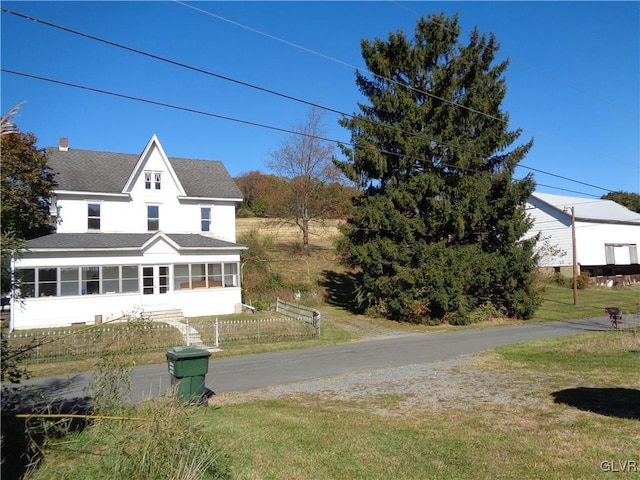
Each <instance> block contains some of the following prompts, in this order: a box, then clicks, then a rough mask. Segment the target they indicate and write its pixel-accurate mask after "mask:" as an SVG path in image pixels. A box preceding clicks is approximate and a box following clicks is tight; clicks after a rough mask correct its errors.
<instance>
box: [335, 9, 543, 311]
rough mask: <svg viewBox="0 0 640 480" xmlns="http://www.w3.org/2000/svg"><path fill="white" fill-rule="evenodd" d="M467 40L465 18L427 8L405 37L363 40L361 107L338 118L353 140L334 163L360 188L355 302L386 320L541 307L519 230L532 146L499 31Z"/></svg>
mask: <svg viewBox="0 0 640 480" xmlns="http://www.w3.org/2000/svg"><path fill="white" fill-rule="evenodd" d="M459 36H460V26H459V23H458V17H457V16H454V17H451V18H450V17H447V16H445V15H431V16H429V17H428V18H421V19H420V20H418V22H417V25H416V28H415V33H414V34H413V36H411V37H408V36H407V35H405V33H404V32H402V31H398V32H397V33H391V34H389V36H388V39H386V40H381V39H375V40H373V41H369V40H363V41H362V45H361V46H362V55H363V58H364V60H365V62H366V65H367V68H368V70H369V72H370V73H361V72H358V73H357V78H356V82H357V85H358V87H359V89H360V91H361V92H362V94H363V95H364V96H365V97H366V99H367V103H362V104H360V105H359V113H357V114H356V115H354V116H350V117H346V116H345V117H344V118H343V119H342V120H341V121H340V123H341V125H342V126H344V127H345V128H347V129H348V130H349V131H350V132H351V144H350V145H348V146H343V148H342V149H343V153H344V154H345V156H346V157H347V160H344V161H337V162H336V164H337V165H338V166H339V167H340V168H341V169H342V170H343V171H344V172H345V174H346V175H347V176H348V177H349V178H350V179H351V180H353V181H356V182H359V184H360V186H361V188H362V189H363V190H364V195H363V196H361V197H357V198H356V199H355V202H354V206H353V211H352V216H351V218H350V219H349V221H348V223H347V225H346V226H345V228H344V230H343V233H344V235H345V241H344V243H343V246H342V253H343V255H344V259H345V261H346V263H347V264H348V265H349V266H351V267H353V268H354V269H356V271H357V272H359V276H358V281H357V296H358V300H359V302H360V303H361V304H362V305H363V306H365V307H367V308H368V309H369V310H370V311H373V312H377V313H379V314H381V315H384V316H386V317H388V318H392V319H397V320H402V321H410V322H427V321H442V320H447V321H450V322H452V323H461V322H466V321H469V319H471V318H475V317H477V314H478V312H479V311H480V310H482V309H485V310H491V311H500V312H502V313H504V314H506V315H511V316H514V317H519V318H529V317H530V316H531V315H532V314H533V312H534V311H535V308H536V305H537V296H536V292H535V291H534V289H533V275H532V273H533V270H534V268H535V259H534V254H533V243H534V242H533V241H522V240H521V238H522V236H523V234H524V233H525V232H526V231H527V230H528V228H529V222H528V220H527V217H526V214H525V211H524V207H525V202H526V200H527V198H528V197H529V195H530V194H531V193H532V191H533V189H534V182H533V179H532V178H531V177H525V178H524V179H522V180H515V179H514V177H513V175H514V170H515V168H516V166H517V164H518V162H519V161H520V160H521V159H522V158H523V157H524V156H525V155H526V153H527V152H528V151H529V149H530V148H531V146H532V143H533V142H532V141H529V142H527V143H525V144H523V145H519V146H515V147H512V144H513V143H514V142H515V141H516V140H517V139H518V137H519V136H520V130H517V129H516V130H509V129H508V120H509V117H508V114H506V113H505V112H503V111H502V109H501V103H502V101H503V99H504V97H505V94H506V83H505V79H504V78H503V74H504V72H505V70H506V68H507V62H506V61H503V62H496V52H497V50H498V44H497V42H496V39H495V38H494V36H493V35H492V34H491V35H484V34H481V33H480V32H479V31H478V30H477V29H474V30H473V31H472V32H471V34H470V37H469V41H468V43H466V44H462V43H461V42H460V39H459ZM510 148H511V150H509V149H510Z"/></svg>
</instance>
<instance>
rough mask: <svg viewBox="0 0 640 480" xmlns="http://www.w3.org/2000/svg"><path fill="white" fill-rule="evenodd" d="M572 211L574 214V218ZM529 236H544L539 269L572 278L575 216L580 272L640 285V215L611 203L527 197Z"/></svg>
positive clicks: (541, 243) (606, 201) (546, 194)
mask: <svg viewBox="0 0 640 480" xmlns="http://www.w3.org/2000/svg"><path fill="white" fill-rule="evenodd" d="M572 209H573V212H572ZM527 213H528V214H529V215H530V217H531V219H532V220H533V227H532V228H531V230H530V234H531V235H535V234H538V233H540V235H541V238H540V241H539V242H538V253H539V255H540V259H539V266H540V267H542V268H545V269H548V270H551V271H556V272H560V273H563V274H564V275H566V276H571V275H572V269H573V242H572V223H573V221H572V214H573V216H575V241H576V242H575V243H576V260H577V264H578V266H579V269H580V271H588V272H589V273H590V275H591V277H597V278H600V279H604V280H606V279H607V278H612V277H621V278H622V279H623V281H624V279H625V278H626V281H629V279H630V278H631V279H634V278H637V279H640V265H639V264H638V244H639V243H640V214H639V213H635V212H632V211H631V210H629V209H627V208H626V207H624V206H622V205H619V204H618V203H616V202H613V201H611V200H600V199H595V198H577V197H569V196H564V195H553V194H549V193H534V194H532V195H531V196H530V197H529V200H528V203H527Z"/></svg>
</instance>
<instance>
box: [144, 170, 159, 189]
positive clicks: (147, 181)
mask: <svg viewBox="0 0 640 480" xmlns="http://www.w3.org/2000/svg"><path fill="white" fill-rule="evenodd" d="M151 185H153V188H154V189H155V190H160V187H161V185H162V173H160V172H144V188H145V190H151Z"/></svg>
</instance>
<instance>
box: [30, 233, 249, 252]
mask: <svg viewBox="0 0 640 480" xmlns="http://www.w3.org/2000/svg"><path fill="white" fill-rule="evenodd" d="M154 235H157V233H53V234H51V235H45V236H44V237H39V238H34V239H33V240H29V241H27V249H28V250H39V249H53V250H86V249H95V250H110V249H132V250H136V249H140V248H142V246H143V245H144V244H145V243H146V242H148V241H149V240H150V239H151V238H152V237H153V236H154ZM165 235H166V236H167V237H169V239H170V240H172V241H173V242H175V243H176V244H178V246H179V247H180V248H202V249H232V250H239V249H243V248H244V247H243V246H242V245H239V244H237V243H231V242H225V241H224V240H219V239H217V238H211V237H205V236H204V235H198V234H190V233H169V234H165Z"/></svg>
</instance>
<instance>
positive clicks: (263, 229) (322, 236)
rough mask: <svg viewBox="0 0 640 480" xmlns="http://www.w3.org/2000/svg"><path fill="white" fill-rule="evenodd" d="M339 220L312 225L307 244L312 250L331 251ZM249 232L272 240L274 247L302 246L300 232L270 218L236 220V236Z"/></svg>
mask: <svg viewBox="0 0 640 480" xmlns="http://www.w3.org/2000/svg"><path fill="white" fill-rule="evenodd" d="M340 222H341V220H335V219H330V220H324V222H323V223H312V224H311V230H310V233H309V244H310V245H311V248H313V249H331V248H333V242H334V241H335V239H336V238H338V236H339V235H340V232H339V231H338V225H339V224H340ZM250 230H258V231H259V232H260V234H261V235H265V236H270V237H272V238H273V240H274V242H275V245H276V247H279V248H281V247H293V246H296V245H301V244H302V232H301V230H300V228H299V227H298V226H296V225H293V224H290V223H284V222H283V221H282V220H280V219H272V218H237V219H236V235H237V236H239V235H241V234H243V233H246V232H249V231H250Z"/></svg>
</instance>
